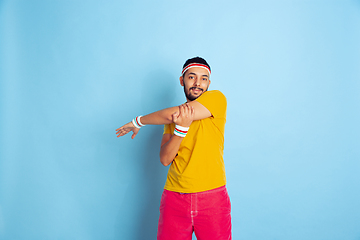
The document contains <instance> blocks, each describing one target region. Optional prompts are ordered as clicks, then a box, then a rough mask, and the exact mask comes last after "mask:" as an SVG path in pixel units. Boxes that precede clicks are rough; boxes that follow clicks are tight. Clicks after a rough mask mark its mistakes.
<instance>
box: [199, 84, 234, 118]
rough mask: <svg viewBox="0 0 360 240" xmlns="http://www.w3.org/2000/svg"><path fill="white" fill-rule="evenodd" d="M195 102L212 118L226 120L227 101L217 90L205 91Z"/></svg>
mask: <svg viewBox="0 0 360 240" xmlns="http://www.w3.org/2000/svg"><path fill="white" fill-rule="evenodd" d="M195 101H197V102H199V103H201V104H202V105H203V106H204V107H206V108H207V109H208V110H209V111H210V113H211V115H212V116H213V117H214V118H226V106H227V101H226V97H225V95H224V94H223V93H222V92H220V91H219V90H212V91H207V92H205V93H203V94H202V95H201V96H200V97H199V98H198V99H196V100H195Z"/></svg>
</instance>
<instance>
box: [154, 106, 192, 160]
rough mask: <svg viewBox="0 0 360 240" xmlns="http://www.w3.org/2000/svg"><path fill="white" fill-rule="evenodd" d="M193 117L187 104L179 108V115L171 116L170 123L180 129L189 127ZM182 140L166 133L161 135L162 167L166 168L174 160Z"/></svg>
mask: <svg viewBox="0 0 360 240" xmlns="http://www.w3.org/2000/svg"><path fill="white" fill-rule="evenodd" d="M194 116H195V110H194V108H193V107H191V106H190V105H189V104H183V105H181V106H180V111H179V114H178V115H173V119H172V122H174V123H175V124H176V125H180V126H182V127H190V125H191V123H192V121H193V120H194ZM183 139H184V138H183V137H180V136H177V135H176V134H173V135H171V134H169V133H166V134H164V135H163V138H162V140H161V148H160V162H161V163H162V164H163V165H164V166H168V165H169V164H170V163H171V162H172V161H173V160H174V158H175V157H176V154H177V152H178V151H179V148H180V144H181V142H182V140H183Z"/></svg>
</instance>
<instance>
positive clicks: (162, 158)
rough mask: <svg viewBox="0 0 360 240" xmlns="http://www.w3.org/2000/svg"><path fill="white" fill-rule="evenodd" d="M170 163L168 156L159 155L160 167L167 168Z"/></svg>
mask: <svg viewBox="0 0 360 240" xmlns="http://www.w3.org/2000/svg"><path fill="white" fill-rule="evenodd" d="M172 161H173V159H171V158H169V157H168V156H164V155H163V154H161V153H160V162H161V164H162V165H164V166H165V167H167V166H169V165H170V163H172Z"/></svg>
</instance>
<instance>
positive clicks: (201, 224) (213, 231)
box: [157, 186, 231, 240]
mask: <svg viewBox="0 0 360 240" xmlns="http://www.w3.org/2000/svg"><path fill="white" fill-rule="evenodd" d="M230 210H231V206H230V199H229V195H228V192H227V190H226V187H225V186H223V187H220V188H216V189H213V190H209V191H205V192H199V193H185V194H184V193H177V192H171V191H168V190H164V192H163V194H162V197H161V203H160V219H159V226H158V233H157V239H158V240H177V239H178V240H191V238H192V233H193V231H195V235H196V238H197V239H198V240H212V239H214V240H223V239H224V240H225V239H226V240H230V239H231V216H230Z"/></svg>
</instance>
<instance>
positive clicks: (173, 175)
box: [164, 90, 226, 193]
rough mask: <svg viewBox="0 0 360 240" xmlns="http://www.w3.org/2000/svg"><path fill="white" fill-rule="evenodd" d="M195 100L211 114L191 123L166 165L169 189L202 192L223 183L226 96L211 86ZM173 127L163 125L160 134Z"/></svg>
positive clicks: (166, 186)
mask: <svg viewBox="0 0 360 240" xmlns="http://www.w3.org/2000/svg"><path fill="white" fill-rule="evenodd" d="M195 101H198V102H199V103H201V104H202V105H203V106H204V107H206V108H207V109H208V110H209V111H210V112H211V114H212V116H211V117H208V118H205V119H202V120H197V121H193V122H192V123H191V125H190V129H189V131H188V133H187V135H186V136H185V138H184V139H183V140H182V142H181V145H180V148H179V151H178V154H177V156H176V157H175V159H174V161H173V162H172V163H171V165H170V168H169V172H168V175H167V180H166V183H165V189H166V190H169V191H174V192H182V193H194V192H203V191H207V190H211V189H215V188H218V187H221V186H224V185H225V184H226V177H225V166H224V160H223V150H224V132H225V122H226V98H225V96H224V95H223V94H222V93H221V92H220V91H218V90H213V91H207V92H205V93H203V94H202V95H201V96H200V97H199V98H197V99H196V100H195ZM174 128H175V124H174V123H172V124H168V125H165V126H164V134H167V133H170V134H173V133H174Z"/></svg>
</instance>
